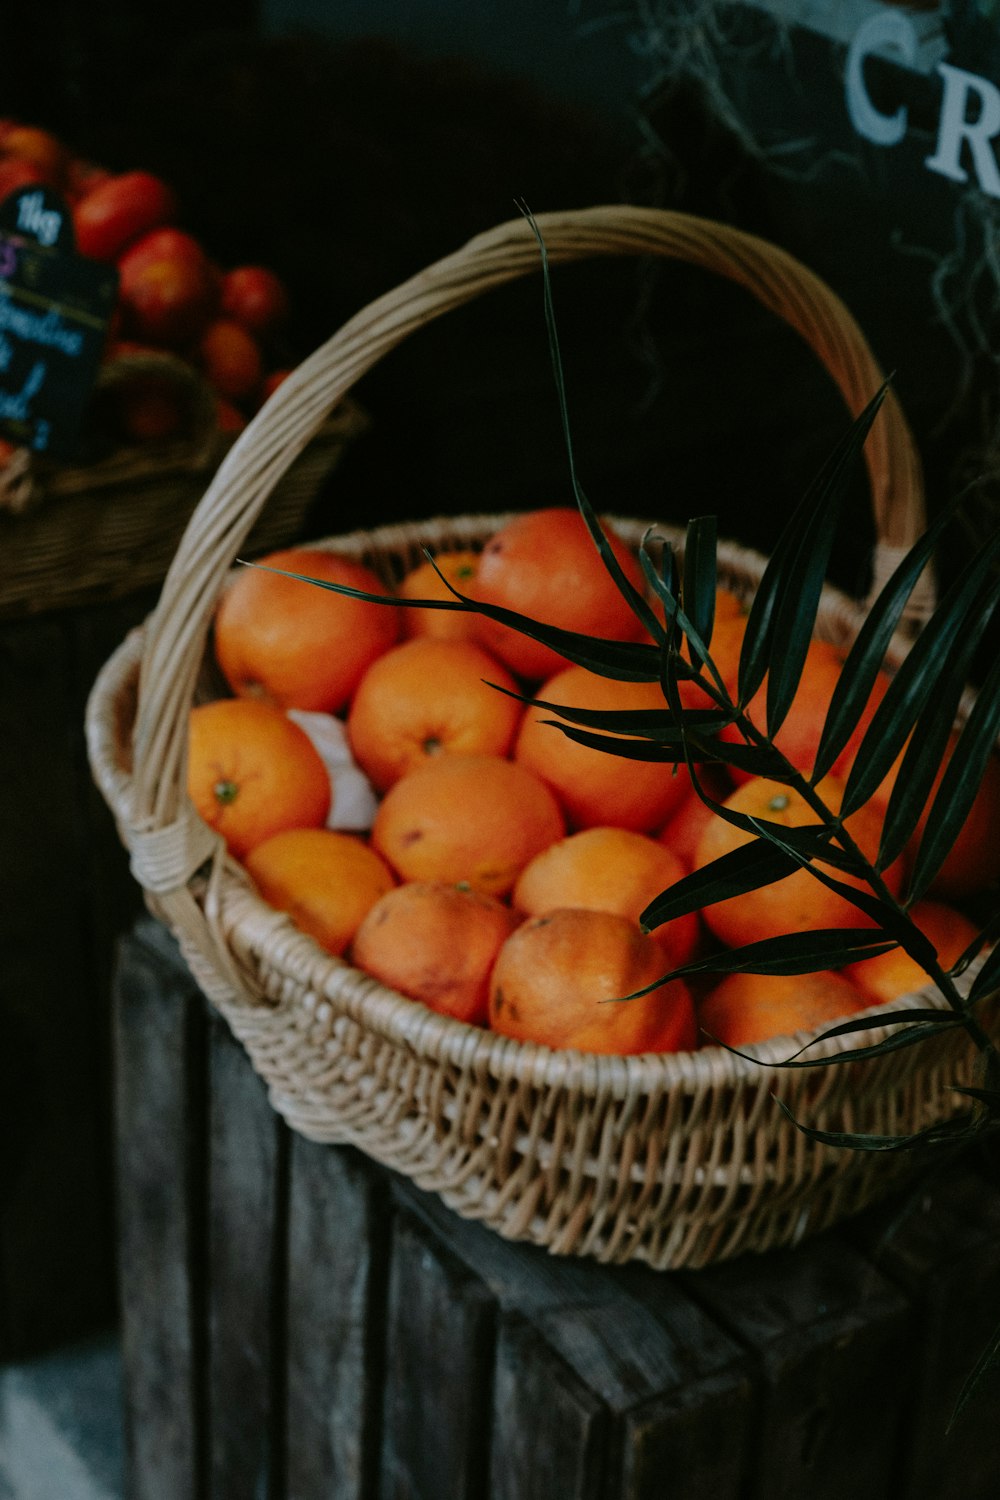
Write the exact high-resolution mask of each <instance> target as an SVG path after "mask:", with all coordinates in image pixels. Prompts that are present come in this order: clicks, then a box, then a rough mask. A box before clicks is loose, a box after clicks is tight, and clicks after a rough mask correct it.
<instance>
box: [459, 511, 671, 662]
mask: <svg viewBox="0 0 1000 1500" xmlns="http://www.w3.org/2000/svg"><path fill="white" fill-rule="evenodd" d="M609 541H610V543H611V548H612V551H613V552H614V555H615V556H616V557H617V559H618V561H619V562H620V563H621V566H622V568H623V569H624V571H625V573H626V575H627V577H628V578H629V579H630V580H631V581H632V583H633V584H634V585H635V587H636V588H637V589H638V590H639V592H640V593H642V592H643V588H644V579H643V575H642V570H641V569H640V567H639V564H638V563H637V561H636V559H635V558H634V556H633V555H632V553H631V552H630V551H629V549H628V548H627V547H626V546H625V545H624V543H623V542H621V541H619V540H618V539H617V538H616V537H614V536H612V535H611V534H610V533H609ZM470 593H473V594H474V595H475V597H476V598H477V599H480V600H482V601H483V602H485V603H488V604H497V605H501V606H503V608H505V609H513V610H516V611H517V612H518V613H519V614H522V615H527V616H528V617H529V618H530V619H533V620H539V621H542V622H543V623H544V624H547V625H558V626H559V627H560V628H561V629H563V630H576V631H582V632H585V633H586V634H588V635H594V636H602V637H605V638H607V639H611V640H618V641H639V640H644V639H646V638H647V633H646V631H645V629H644V627H643V626H642V625H640V624H639V622H638V620H637V619H636V617H635V615H634V614H633V613H632V610H631V609H630V607H629V606H628V604H626V602H625V600H624V599H623V598H622V595H621V594H620V593H619V591H618V589H617V587H616V585H615V583H614V582H613V580H612V578H611V575H610V574H609V573H608V571H607V569H606V568H605V566H604V563H603V561H602V560H601V556H600V553H599V552H598V551H597V548H596V547H595V546H594V543H593V541H592V540H591V537H590V533H589V532H588V530H587V527H586V523H585V522H584V520H583V517H582V516H581V515H580V513H579V511H576V510H572V509H570V508H568V507H565V508H562V507H558V506H557V507H552V508H550V509H545V510H533V511H528V512H527V513H525V514H524V515H520V516H515V517H514V518H513V519H512V520H510V521H508V522H507V523H506V525H504V526H501V527H500V529H499V531H497V532H496V533H495V534H494V536H492V537H491V538H490V540H489V541H488V542H487V544H486V546H485V547H484V549H483V553H482V556H481V557H480V559H479V569H478V571H477V573H476V577H475V580H474V588H473V589H472V590H470ZM477 634H478V637H479V639H480V640H481V641H482V642H483V644H484V645H485V646H486V647H487V648H488V649H489V650H490V651H492V652H493V653H494V654H495V655H496V656H499V657H500V659H501V661H504V662H506V663H507V665H508V666H509V667H510V669H511V671H512V672H516V673H517V674H518V675H519V676H521V677H525V678H528V679H530V680H532V681H535V682H537V681H539V680H540V679H541V678H543V677H548V676H551V674H552V673H553V672H555V671H557V670H558V668H559V667H561V666H562V665H564V661H565V659H564V658H563V657H562V656H560V655H559V654H558V653H557V652H555V651H553V650H552V649H551V648H550V647H548V646H544V645H542V644H541V643H540V642H539V641H534V640H532V639H531V638H530V637H529V636H525V635H521V634H520V632H519V631H516V630H514V629H512V628H511V627H509V626H507V625H500V624H498V623H496V622H495V621H493V620H488V619H486V618H485V616H480V617H479V620H478V624H477Z"/></svg>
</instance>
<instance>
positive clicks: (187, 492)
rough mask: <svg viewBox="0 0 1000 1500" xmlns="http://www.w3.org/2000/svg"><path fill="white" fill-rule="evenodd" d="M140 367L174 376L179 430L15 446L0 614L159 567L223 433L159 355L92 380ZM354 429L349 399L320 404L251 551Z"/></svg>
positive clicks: (3, 523) (291, 517)
mask: <svg viewBox="0 0 1000 1500" xmlns="http://www.w3.org/2000/svg"><path fill="white" fill-rule="evenodd" d="M145 374H156V375H158V376H160V377H165V378H168V379H172V380H174V381H175V382H176V383H177V384H178V386H179V387H180V389H181V393H182V395H183V396H184V397H185V398H187V400H188V403H189V405H190V407H191V431H190V433H189V434H188V435H186V436H184V437H177V438H170V439H166V440H165V441H163V442H158V443H155V444H146V445H143V446H141V447H131V448H121V449H119V450H117V451H116V452H114V453H111V454H109V455H108V456H107V457H105V458H101V459H99V460H98V461H97V462H95V463H90V464H85V465H80V466H74V467H69V468H61V469H59V468H53V467H52V466H51V465H45V464H42V463H39V462H37V461H36V460H34V459H32V458H31V457H30V455H28V453H27V452H26V451H22V452H19V453H18V454H17V455H16V456H15V458H14V459H13V460H12V461H11V463H10V464H9V465H7V466H6V467H5V468H4V470H3V471H2V472H0V556H2V557H3V568H2V570H0V620H2V619H15V618H20V617H23V616H27V615H32V614H37V613H40V612H42V611H44V612H46V613H48V612H49V611H51V610H54V609H64V608H69V607H71V606H74V605H78V604H88V603H96V602H103V601H106V600H109V599H117V598H123V597H125V596H127V595H129V594H134V593H137V592H138V591H139V590H140V589H143V588H148V587H151V586H153V585H155V584H158V583H160V582H161V580H162V579H163V577H164V576H165V574H166V571H167V569H168V567H169V566H170V562H171V559H172V558H173V556H174V553H175V552H176V551H177V546H178V543H179V542H180V539H181V537H182V536H183V535H184V528H185V527H186V525H187V523H188V521H189V520H190V519H191V516H192V514H193V513H194V509H195V506H196V505H197V504H198V501H199V500H200V499H201V497H202V495H203V494H204V492H205V489H206V486H207V485H208V483H209V481H210V480H211V478H212V475H213V474H214V473H215V471H216V469H217V468H218V466H219V464H220V463H221V461H222V459H223V457H224V456H225V454H226V453H227V452H228V450H229V448H230V447H231V446H232V443H233V435H232V434H231V433H226V432H222V431H221V430H220V428H219V426H218V422H217V420H216V412H215V400H214V397H213V395H212V393H211V391H210V389H209V387H208V385H207V384H206V382H205V381H204V380H203V379H202V378H201V377H200V376H199V375H198V374H197V373H196V371H195V370H194V369H192V368H191V366H189V365H187V364H186V363H185V362H184V361H182V360H180V359H177V358H176V357H173V356H171V355H166V354H164V355H158V354H151V355H130V356H127V357H123V358H121V359H118V360H115V361H113V362H112V363H111V364H109V365H107V366H105V367H104V369H103V370H102V372H101V377H100V387H101V388H103V389H110V388H111V387H113V386H114V385H116V384H119V383H122V382H125V381H127V380H129V379H130V378H132V377H133V376H135V375H145ZM366 426H367V420H366V418H365V416H364V414H363V413H362V411H361V409H360V408H359V407H358V406H357V404H356V403H355V402H354V401H352V400H350V399H348V400H347V401H344V402H341V403H340V405H339V406H338V407H337V409H336V410H335V411H333V412H331V413H330V415H329V416H328V417H327V418H326V420H325V421H324V422H323V424H322V426H321V428H320V430H319V431H318V432H317V434H316V436H315V438H314V440H313V441H312V442H311V443H310V444H309V447H308V449H307V450H306V451H305V452H303V453H302V454H300V455H299V457H298V458H297V459H296V461H295V462H294V463H293V464H292V465H291V467H290V468H289V469H288V472H287V473H285V474H284V475H283V476H282V478H281V480H280V481H279V483H278V484H277V485H276V486H275V489H274V494H273V497H272V503H271V504H270V505H269V506H268V508H267V512H266V514H265V515H263V516H262V517H261V519H260V522H259V524H258V525H257V526H256V527H255V529H254V532H253V535H252V536H251V537H250V538H249V541H248V547H249V549H250V550H251V551H252V552H265V551H270V550H271V549H272V548H274V547H278V546H281V545H282V543H284V542H288V541H290V540H292V539H293V538H294V537H296V536H297V535H298V534H299V533H300V532H301V529H302V526H303V524H304V522H305V518H306V514H307V511H308V509H309V506H310V505H311V504H312V502H313V501H314V500H315V499H316V496H317V494H318V493H319V488H320V485H321V483H322V482H323V480H324V479H325V477H326V475H327V474H328V473H329V472H330V471H331V470H332V469H333V468H334V466H335V465H336V463H337V462H338V460H339V458H340V456H341V454H342V453H343V450H344V448H345V447H346V446H347V444H348V443H350V442H351V441H352V440H353V438H354V437H356V436H357V435H358V434H360V433H361V432H363V431H364V429H365V427H366Z"/></svg>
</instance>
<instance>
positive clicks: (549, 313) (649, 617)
mask: <svg viewBox="0 0 1000 1500" xmlns="http://www.w3.org/2000/svg"><path fill="white" fill-rule="evenodd" d="M517 206H518V208H519V209H520V211H521V213H522V214H523V215H524V217H525V219H526V220H527V222H528V224H529V226H530V228H531V232H532V234H533V235H534V236H535V239H536V241H537V243H538V249H539V254H540V256H541V262H542V295H543V298H544V305H545V327H546V330H547V332H548V338H549V354H550V356H551V362H552V373H553V377H554V379H555V385H556V396H557V399H558V402H559V416H560V420H561V422H562V430H563V441H564V444H565V447H566V459H567V463H568V464H569V474H570V483H571V484H572V486H573V494H574V496H575V497H576V503H577V506H578V507H579V510H580V514H581V515H582V517H583V519H584V521H585V522H586V525H587V530H588V531H589V532H590V535H591V538H592V539H593V542H594V545H595V546H596V547H597V550H598V552H599V553H600V555H601V558H602V560H603V562H604V566H605V567H606V568H607V570H608V573H609V574H610V575H611V577H612V579H613V580H614V582H615V585H616V587H617V588H618V591H619V592H620V593H621V595H622V596H623V598H624V599H625V600H626V602H627V603H628V605H629V608H630V609H631V610H632V612H633V614H634V615H635V616H636V618H637V619H638V620H640V621H641V622H642V624H643V625H644V626H645V627H646V629H647V630H648V631H649V633H650V635H651V636H652V637H653V639H654V640H661V641H662V640H663V626H662V625H661V623H660V621H659V620H658V619H657V617H656V614H655V613H654V611H653V610H652V609H651V608H650V607H649V604H648V603H647V601H646V599H645V598H644V597H643V595H642V594H641V593H640V591H639V590H638V589H637V588H636V587H635V585H634V584H633V583H632V581H631V579H629V578H628V577H626V575H625V573H624V571H623V569H622V566H621V563H620V562H619V561H618V559H617V557H616V556H615V554H614V552H613V551H612V549H611V546H610V544H609V542H608V539H607V536H606V535H605V532H604V529H603V527H602V526H601V523H600V520H599V519H598V516H597V513H596V512H595V510H594V508H593V506H592V505H591V504H590V501H589V500H588V499H587V497H586V495H585V494H584V492H583V487H582V485H581V484H580V481H579V478H578V476H577V469H576V456H575V452H574V448H573V432H572V428H571V425H570V420H569V403H568V401H567V399H566V379H565V374H564V371H563V362H562V353H561V351H560V348H559V330H558V328H557V326H556V316H555V307H554V305H553V301H552V277H551V274H550V271H549V255H548V250H547V248H546V245H545V240H544V238H543V237H542V233H541V231H540V230H539V228H538V225H537V223H536V221H535V218H534V216H533V214H532V213H531V210H530V209H529V208H528V206H527V204H526V203H524V202H523V200H522V201H520V202H518V204H517Z"/></svg>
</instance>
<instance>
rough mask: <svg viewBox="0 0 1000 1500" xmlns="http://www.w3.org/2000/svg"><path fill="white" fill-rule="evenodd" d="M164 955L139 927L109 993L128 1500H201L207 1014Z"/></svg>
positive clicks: (162, 939)
mask: <svg viewBox="0 0 1000 1500" xmlns="http://www.w3.org/2000/svg"><path fill="white" fill-rule="evenodd" d="M171 950H172V943H171V940H170V939H169V937H168V936H167V934H166V933H165V932H164V931H163V929H162V928H160V927H159V926H158V924H156V923H153V922H151V921H149V920H148V919H144V920H143V921H142V922H141V923H140V924H138V925H137V927H136V929H135V931H134V933H133V934H131V935H130V936H128V937H127V938H126V939H125V940H124V941H123V943H122V945H121V951H120V957H119V966H118V975H117V983H116V1000H117V1004H116V1027H115V1054H116V1057H115V1061H116V1069H115V1072H116V1089H115V1096H116V1097H115V1106H116V1118H117V1132H118V1135H117V1138H118V1151H117V1178H118V1203H119V1212H118V1223H119V1265H120V1274H121V1305H122V1358H123V1365H124V1378H125V1388H126V1393H127V1397H126V1450H127V1493H128V1495H129V1497H130V1500H178V1497H179V1496H184V1497H185V1500H188V1497H190V1500H203V1497H204V1496H205V1494H206V1486H205V1477H206V1466H205V1445H206V1423H205V1407H204V1395H205V1391H204V1383H205V1361H206V1349H205V1338H204V1331H205V1330H204V1299H205V1286H204V1257H205V1224H204V1204H205V1173H204V1165H205V1163H204V1148H205V1119H204V1108H203V1101H204V1083H205V1074H204V1065H205V1012H204V1001H203V998H202V996H201V994H200V993H199V991H198V990H197V988H196V986H195V984H194V981H193V980H192V979H191V978H190V977H189V976H187V975H186V974H184V973H183V972H181V971H179V969H178V967H177V961H176V957H175V955H174V954H173V952H172V951H171ZM247 1332H248V1334H249V1336H251V1337H254V1336H256V1330H254V1329H248V1330H247Z"/></svg>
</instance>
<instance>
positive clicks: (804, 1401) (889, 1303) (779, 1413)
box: [680, 1235, 910, 1500]
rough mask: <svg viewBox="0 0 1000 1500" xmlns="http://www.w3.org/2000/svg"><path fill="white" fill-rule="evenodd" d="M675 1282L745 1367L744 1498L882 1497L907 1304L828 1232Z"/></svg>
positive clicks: (896, 1420) (900, 1395)
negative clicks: (748, 1403)
mask: <svg viewBox="0 0 1000 1500" xmlns="http://www.w3.org/2000/svg"><path fill="white" fill-rule="evenodd" d="M680 1280H681V1281H682V1283H683V1285H684V1287H685V1288H686V1289H687V1290H688V1291H689V1292H690V1294H691V1295H692V1296H693V1297H695V1298H696V1299H697V1300H698V1301H699V1302H700V1303H701V1304H702V1305H703V1306H704V1307H705V1308H706V1309H707V1310H708V1311H709V1312H710V1313H711V1314H712V1316H713V1317H715V1318H717V1319H718V1320H719V1321H720V1322H721V1323H722V1324H723V1326H724V1327H726V1328H728V1329H729V1330H730V1331H731V1332H732V1334H733V1335H734V1336H735V1337H736V1338H738V1339H740V1340H741V1341H742V1342H743V1343H744V1344H745V1345H746V1347H747V1349H748V1351H750V1352H751V1353H752V1355H753V1357H754V1361H755V1364H756V1367H757V1371H758V1374H757V1378H756V1380H755V1385H756V1389H757V1403H756V1410H755V1413H754V1417H753V1424H754V1426H753V1430H754V1435H755V1452H754V1455H753V1461H752V1472H751V1474H750V1476H749V1485H748V1489H747V1495H748V1497H750V1496H752V1497H753V1500H765V1497H767V1500H770V1497H773V1496H775V1495H780V1496H781V1497H782V1500H799V1497H801V1500H843V1497H844V1496H845V1495H850V1496H851V1500H886V1497H887V1496H889V1495H892V1494H893V1492H894V1491H893V1485H894V1483H895V1471H896V1465H897V1463H898V1451H897V1437H898V1434H899V1431H900V1427H901V1423H902V1420H903V1415H904V1411H905V1406H906V1401H907V1395H908V1393H907V1389H906V1370H907V1363H906V1361H907V1355H908V1352H909V1347H910V1341H909V1325H908V1319H909V1312H910V1309H909V1305H908V1302H907V1299H906V1298H905V1297H904V1296H903V1295H902V1294H901V1293H900V1292H899V1291H897V1290H896V1288H895V1287H894V1286H892V1285H891V1283H890V1282H889V1281H888V1280H887V1279H886V1278H885V1277H884V1276H882V1275H881V1274H880V1273H879V1272H878V1271H877V1270H876V1269H875V1268H874V1266H872V1264H871V1263H870V1262H869V1261H868V1260H867V1259H866V1258H865V1257H864V1256H862V1255H860V1254H858V1253H857V1252H856V1251H854V1250H852V1249H851V1248H850V1246H848V1245H847V1244H845V1243H843V1242H842V1241H841V1240H839V1239H838V1238H837V1237H836V1236H830V1235H828V1236H823V1237H819V1238H817V1239H815V1240H813V1241H811V1242H810V1243H809V1244H808V1245H803V1246H802V1247H801V1248H799V1249H797V1250H783V1251H774V1252H771V1253H770V1254H768V1255H763V1256H754V1255H744V1256H741V1257H740V1258H739V1259H737V1260H735V1261H730V1262H728V1263H726V1264H724V1265H719V1266H713V1267H710V1268H707V1269H705V1270H703V1271H699V1272H696V1273H684V1274H683V1275H682V1276H681V1277H680Z"/></svg>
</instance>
